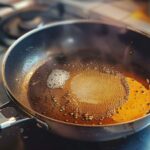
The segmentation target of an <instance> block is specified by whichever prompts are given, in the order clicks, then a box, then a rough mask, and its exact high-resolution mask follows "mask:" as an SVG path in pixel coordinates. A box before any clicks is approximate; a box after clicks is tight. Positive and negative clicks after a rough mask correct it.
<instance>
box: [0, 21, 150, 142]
mask: <svg viewBox="0 0 150 150" xmlns="http://www.w3.org/2000/svg"><path fill="white" fill-rule="evenodd" d="M130 50H132V53H131V52H130ZM80 51H82V52H83V54H84V55H86V54H90V55H89V56H91V57H95V56H99V59H102V60H111V62H112V63H115V64H119V65H121V66H122V67H124V68H127V69H128V70H130V71H131V72H133V73H135V74H139V75H141V76H142V77H143V78H145V79H146V78H149V75H150V59H149V57H150V38H149V37H148V36H147V35H144V34H141V33H139V32H135V31H133V30H132V29H128V28H127V27H123V26H117V25H112V24H109V23H105V22H98V21H87V20H73V21H65V22H58V23H53V24H49V25H46V26H44V27H41V28H38V29H35V30H33V31H31V32H29V33H27V34H25V35H24V36H22V37H21V38H20V39H18V40H17V41H16V42H15V43H14V44H13V45H12V46H11V47H10V48H9V50H8V51H7V52H6V55H5V57H4V60H3V69H2V76H3V83H4V86H5V88H6V91H7V93H8V95H9V96H10V97H11V99H12V100H13V102H14V103H15V105H16V106H17V107H18V108H20V109H21V111H22V112H25V114H26V116H27V118H34V119H35V120H36V121H37V122H39V123H41V124H43V125H44V126H47V127H48V130H49V131H51V132H53V133H56V134H58V135H60V136H63V137H66V138H70V139H76V140H85V141H107V140H113V139H118V138H121V137H124V136H127V135H131V134H133V133H135V132H137V131H140V130H142V129H143V128H145V127H147V126H148V125H149V124H150V115H149V114H147V115H145V116H143V117H141V118H138V119H135V120H132V121H129V122H123V123H116V124H109V125H82V124H74V123H69V122H65V121H61V120H56V119H53V118H50V117H47V116H45V115H43V114H41V113H39V112H37V111H35V110H34V109H33V108H32V106H31V104H30V101H29V99H28V95H27V89H28V85H29V80H30V78H31V77H32V75H33V73H34V72H35V71H36V69H37V68H38V67H39V66H41V64H43V63H45V62H46V61H47V60H52V59H53V57H56V56H57V58H58V60H59V59H60V60H61V58H62V57H61V56H62V55H63V57H64V56H65V57H69V56H70V55H71V56H74V55H75V54H76V52H80ZM95 51H96V53H95ZM84 55H83V56H84ZM60 62H61V61H60ZM41 80H42V79H41ZM39 93H40V91H39ZM39 108H40V106H39ZM27 118H26V119H24V120H27ZM18 122H21V121H20V120H19V121H18ZM11 124H15V121H12V122H11V121H10V122H9V125H11ZM5 126H7V125H6V124H5ZM1 127H4V126H1Z"/></svg>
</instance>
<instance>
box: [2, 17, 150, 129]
mask: <svg viewBox="0 0 150 150" xmlns="http://www.w3.org/2000/svg"><path fill="white" fill-rule="evenodd" d="M75 23H76V24H77V23H83V24H84V23H91V24H102V23H103V24H107V25H111V26H117V24H115V25H114V24H111V23H108V22H107V21H106V22H105V21H99V20H87V19H77V20H69V21H68V20H67V21H59V22H54V23H50V24H47V25H44V26H43V27H41V28H36V29H34V30H31V31H29V32H28V33H26V34H24V35H23V36H21V37H20V38H19V39H17V40H16V41H15V42H14V43H13V44H12V45H11V46H10V47H9V48H8V50H7V52H6V53H5V55H4V57H3V61H2V81H3V84H4V87H5V90H6V91H8V92H9V94H10V95H11V96H12V97H13V99H11V100H12V101H13V102H14V103H15V104H17V107H19V108H21V110H22V109H23V110H22V111H23V112H25V113H27V114H30V116H33V117H36V118H37V119H39V120H42V121H44V119H46V120H49V121H54V122H56V123H61V124H64V125H72V126H78V127H88V128H91V127H92V128H100V127H117V126H122V125H127V124H132V123H135V122H137V121H140V120H142V119H144V118H146V117H148V116H150V114H146V115H145V116H142V117H139V118H136V119H133V120H130V121H126V122H120V123H112V124H106V125H105V124H104V125H103V124H102V125H88V124H77V123H70V122H65V121H61V120H57V119H53V118H50V117H47V116H45V115H42V114H41V113H39V112H37V111H35V110H33V109H30V108H28V107H27V106H25V105H23V104H21V103H20V102H19V100H17V99H16V98H15V96H14V94H13V92H12V91H11V89H10V88H9V86H8V84H7V80H6V76H5V64H6V62H7V58H8V57H9V55H10V53H11V51H12V50H13V49H14V48H15V47H16V45H18V44H19V43H20V42H21V41H23V40H24V39H25V38H27V37H29V36H30V35H32V34H35V33H37V32H39V31H42V30H45V29H47V28H50V27H55V26H59V25H65V24H75ZM118 27H121V28H125V29H127V30H130V31H133V32H138V33H140V34H141V33H142V32H141V31H136V30H135V29H132V28H129V27H127V26H126V25H125V24H120V23H119V25H118ZM142 34H144V33H142ZM144 35H145V36H147V35H146V34H144ZM148 37H149V36H147V38H148ZM41 118H44V119H41Z"/></svg>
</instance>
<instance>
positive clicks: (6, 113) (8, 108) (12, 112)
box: [0, 101, 35, 130]
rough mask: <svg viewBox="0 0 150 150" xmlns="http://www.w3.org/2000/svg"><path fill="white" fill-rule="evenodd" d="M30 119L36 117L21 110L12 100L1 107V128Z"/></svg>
mask: <svg viewBox="0 0 150 150" xmlns="http://www.w3.org/2000/svg"><path fill="white" fill-rule="evenodd" d="M29 120H35V119H34V118H30V117H28V116H26V115H25V114H23V112H19V110H17V108H16V107H15V106H14V104H13V103H12V102H11V101H10V102H8V103H7V104H5V105H3V106H2V108H0V130H2V129H5V128H8V127H10V126H13V125H17V124H20V123H23V122H26V121H29Z"/></svg>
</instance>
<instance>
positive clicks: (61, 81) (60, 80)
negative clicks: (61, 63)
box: [47, 69, 70, 89]
mask: <svg viewBox="0 0 150 150" xmlns="http://www.w3.org/2000/svg"><path fill="white" fill-rule="evenodd" d="M69 78H70V73H69V72H68V71H65V70H62V69H54V70H52V72H51V73H50V75H49V76H48V79H47V86H48V87H49V88H52V89H55V88H63V86H64V85H65V83H66V81H67V80H68V79H69Z"/></svg>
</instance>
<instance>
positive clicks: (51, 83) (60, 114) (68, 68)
mask: <svg viewBox="0 0 150 150" xmlns="http://www.w3.org/2000/svg"><path fill="white" fill-rule="evenodd" d="M128 95H129V86H128V83H127V81H126V78H125V76H124V75H123V74H121V73H120V72H119V71H118V70H117V69H116V68H115V67H113V66H112V65H110V64H109V63H108V62H101V61H100V60H99V58H96V57H94V59H89V57H85V56H84V57H83V58H82V57H79V56H77V57H76V56H73V57H68V58H67V59H66V58H61V59H60V60H58V58H57V56H56V57H54V59H50V60H49V61H47V62H46V63H44V64H43V65H42V66H40V67H39V68H38V69H37V70H36V71H35V73H34V74H33V76H32V77H31V79H30V82H29V86H28V97H29V101H30V104H31V107H32V108H33V109H34V110H36V111H37V112H40V113H42V114H44V115H46V116H48V117H51V118H55V119H58V120H63V121H69V122H73V123H81V124H98V123H99V122H100V120H103V119H104V118H107V119H106V120H107V121H108V122H114V121H113V120H112V118H111V117H112V115H114V114H115V113H116V110H117V109H119V108H120V107H121V106H122V105H123V104H124V103H125V102H126V101H127V99H128ZM106 120H105V121H106ZM107 121H106V122H107Z"/></svg>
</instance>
